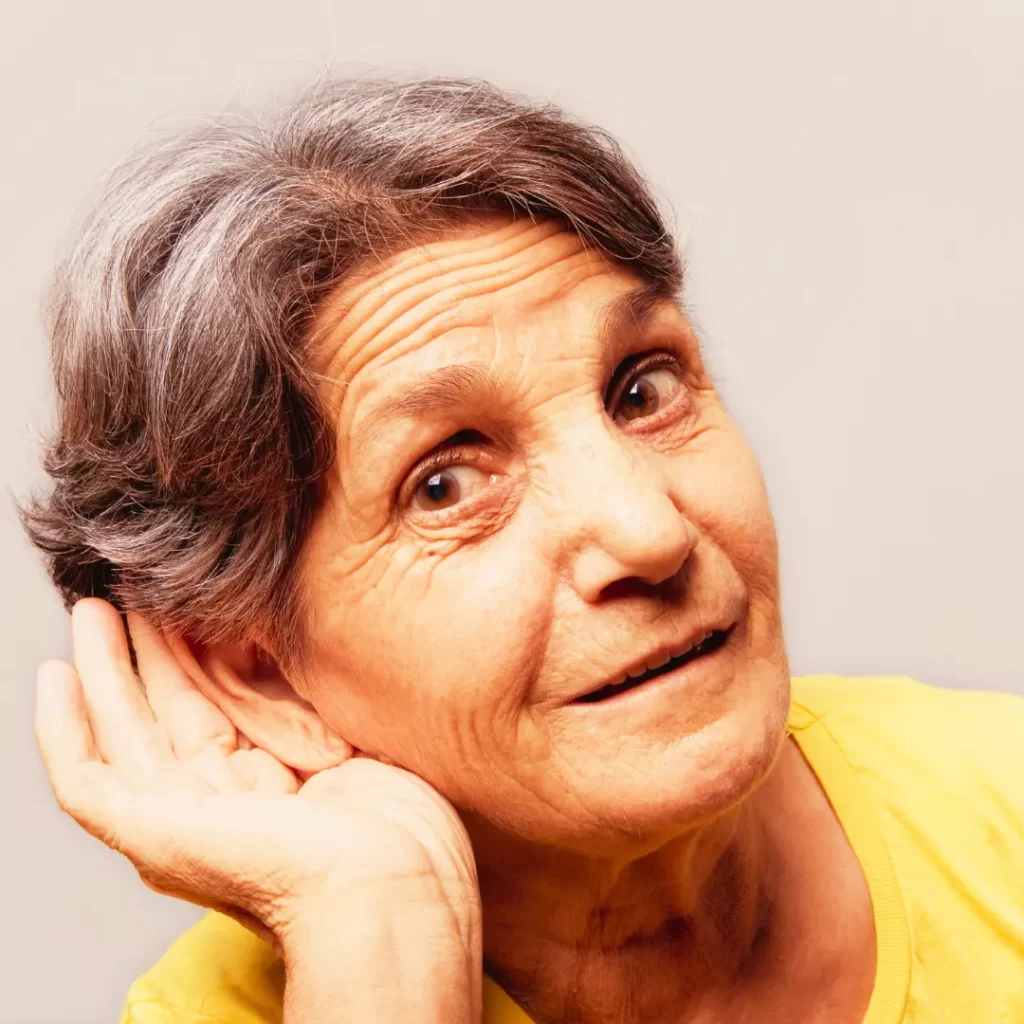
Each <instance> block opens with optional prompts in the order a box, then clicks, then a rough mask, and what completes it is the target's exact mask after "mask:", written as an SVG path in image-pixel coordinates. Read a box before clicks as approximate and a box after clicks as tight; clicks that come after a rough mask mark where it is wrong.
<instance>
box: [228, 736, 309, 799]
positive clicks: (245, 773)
mask: <svg viewBox="0 0 1024 1024" xmlns="http://www.w3.org/2000/svg"><path fill="white" fill-rule="evenodd" d="M231 770H232V771H233V772H235V773H236V775H237V776H238V778H239V780H240V781H241V784H242V786H243V787H244V788H245V789H247V790H249V791H251V792H254V793H297V792H298V791H299V779H298V777H297V776H296V773H295V772H293V771H292V769H291V768H289V767H288V766H287V765H285V764H282V763H281V762H280V761H278V759H277V758H276V757H274V755H273V754H271V753H269V752H268V751H266V750H262V749H261V748H260V747H253V748H252V749H250V750H236V751H235V753H233V754H232V755H231Z"/></svg>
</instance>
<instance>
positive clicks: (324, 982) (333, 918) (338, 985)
mask: <svg viewBox="0 0 1024 1024" xmlns="http://www.w3.org/2000/svg"><path fill="white" fill-rule="evenodd" d="M454 934H455V933H453V929H452V927H451V920H450V914H449V913H448V912H447V910H446V908H445V907H444V906H443V905H437V904H433V905H431V904H416V903H414V904H412V905H410V904H408V903H406V904H384V905H382V904H381V902H380V901H379V900H376V899H373V900H370V899H366V900H365V901H363V900H357V901H353V900H352V899H351V898H349V899H346V900H345V901H344V904H341V905H339V906H337V907H336V908H332V907H331V906H330V905H329V904H325V905H320V906H318V907H317V908H316V909H315V910H314V911H312V912H311V913H309V914H307V915H305V919H304V920H303V921H301V922H300V923H299V926H298V927H297V928H294V929H292V930H291V932H290V938H289V940H288V941H287V942H286V943H285V944H284V960H285V969H286V983H285V998H284V1024H371V1022H372V1024H409V1021H416V1022H417V1024H479V1016H480V1011H479V1006H478V1004H479V983H480V978H479V965H476V964H474V963H472V962H471V959H472V958H468V957H467V955H466V950H465V949H464V948H463V947H462V946H461V944H460V943H459V942H458V941H457V937H455V938H454V940H453V935H454ZM474 972H476V974H477V976H476V977H474Z"/></svg>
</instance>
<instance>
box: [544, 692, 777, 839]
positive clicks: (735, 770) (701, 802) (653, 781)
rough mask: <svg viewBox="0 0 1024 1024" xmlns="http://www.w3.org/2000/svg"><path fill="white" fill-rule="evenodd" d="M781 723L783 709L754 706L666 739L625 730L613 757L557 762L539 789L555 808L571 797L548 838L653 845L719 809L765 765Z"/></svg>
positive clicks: (741, 793) (773, 754)
mask: <svg viewBox="0 0 1024 1024" xmlns="http://www.w3.org/2000/svg"><path fill="white" fill-rule="evenodd" d="M785 722H786V719H785V714H779V713H772V710H771V709H765V708H764V707H759V708H758V713H757V714H750V713H748V712H739V711H738V712H736V713H734V714H730V715H726V716H723V717H722V718H720V719H718V720H716V721H715V722H713V723H711V724H710V725H708V726H706V727H705V728H703V729H701V730H700V731H699V732H697V733H691V734H689V735H686V736H684V737H682V738H680V739H677V740H675V741H674V742H670V743H664V742H661V743H659V742H653V741H652V739H651V737H649V736H648V737H644V736H642V735H641V736H635V737H630V736H628V735H625V736H623V737H621V739H620V741H619V743H618V745H617V750H616V752H615V756H614V757H610V756H609V757H607V758H603V757H602V758H597V757H593V758H592V759H591V758H588V762H589V763H586V764H580V763H579V762H568V761H567V762H565V768H564V769H563V772H561V773H560V775H561V776H562V777H561V778H560V779H557V780H554V779H553V780H551V781H552V783H554V785H553V786H549V787H546V789H547V790H548V794H549V795H550V797H551V799H552V803H553V804H555V805H556V806H557V804H559V803H563V804H564V803H566V802H567V800H569V801H571V805H570V806H566V807H565V808H564V813H563V814H561V815H559V818H560V819H561V822H560V825H561V827H560V828H559V832H560V833H561V834H560V835H559V836H558V837H557V838H555V837H552V839H554V840H555V841H556V842H558V843H565V844H567V845H571V846H573V847H577V848H586V849H590V850H593V849H594V848H595V846H598V845H599V846H602V847H605V846H606V847H608V849H609V852H612V850H613V849H617V850H621V849H622V847H623V844H628V845H631V846H634V847H635V846H641V847H643V846H657V845H659V844H660V843H662V842H664V841H665V840H666V839H668V838H671V837H672V836H674V835H678V834H680V833H682V832H685V831H688V830H690V829H693V828H696V827H699V826H701V825H704V824H706V823H707V822H709V821H712V820H714V819H716V818H718V817H721V816H722V815H724V814H727V813H728V812H729V810H730V809H731V808H733V807H735V806H736V805H737V804H739V803H740V802H741V801H742V800H743V799H744V798H745V797H747V796H748V795H749V794H750V793H752V792H753V791H754V790H755V789H756V788H757V787H758V786H759V785H760V784H761V782H762V781H763V780H764V779H765V778H766V776H767V775H768V773H769V772H770V771H771V769H772V766H773V765H774V764H775V762H776V759H777V757H778V754H779V752H780V750H781V748H782V741H783V739H784V737H785ZM570 773H571V775H570ZM558 782H561V783H562V785H561V786H558V785H557V783H558ZM559 793H560V794H561V799H559Z"/></svg>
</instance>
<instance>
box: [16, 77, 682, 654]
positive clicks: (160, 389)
mask: <svg viewBox="0 0 1024 1024" xmlns="http://www.w3.org/2000/svg"><path fill="white" fill-rule="evenodd" d="M482 211H501V212H505V213H507V214H510V215H512V216H516V217H524V216H525V217H531V218H535V219H542V218H555V219H558V220H560V221H562V222H563V223H564V224H565V225H566V226H567V227H568V228H569V229H570V230H572V231H574V232H575V233H576V234H578V235H579V236H580V237H581V238H582V239H583V240H584V241H585V243H587V244H588V245H591V246H593V247H594V248H595V249H596V250H599V251H602V252H604V253H605V254H606V255H607V256H608V257H609V258H610V259H612V260H614V261H618V262H621V263H622V264H624V265H626V266H628V267H629V268H631V269H632V270H633V271H634V272H635V273H636V274H638V275H639V276H640V277H642V278H644V279H646V280H648V281H651V282H654V283H657V284H660V285H661V286H663V287H664V291H665V293H666V294H674V293H676V292H677V291H678V288H679V286H680V284H681V275H682V270H681V265H680V261H679V257H678V254H677V251H676V245H675V242H674V240H673V239H672V237H671V236H670V233H669V231H668V230H667V228H666V225H665V223H664V221H663V219H662V217H661V215H660V213H659V211H658V207H657V204H656V202H655V201H654V199H653V198H652V196H651V193H650V191H649V189H648V187H647V185H646V184H645V182H644V180H643V179H642V177H641V176H640V175H639V173H638V172H637V170H636V169H635V168H634V167H633V165H632V164H631V163H630V162H629V160H628V159H627V158H626V156H625V155H624V154H623V152H622V150H621V148H620V147H619V146H618V144H617V143H616V142H615V141H614V140H613V139H611V138H610V137H609V136H608V135H607V134H606V133H605V132H603V131H601V130H599V129H596V128H594V127H591V126H588V125H585V124H582V123H579V122H577V121H575V120H572V119H571V118H569V117H567V116H566V115H565V114H563V113H562V112H561V111H559V110H558V109H557V108H555V107H552V106H550V105H538V104H535V103H532V102H529V101H527V100H524V99H522V98H521V97H517V96H512V95H510V94H508V93H506V92H503V91H501V90H499V89H497V88H495V87H493V86H491V85H488V84H486V83H484V82H480V81H475V80H451V79H433V78H432V79H423V80H415V81H411V82H402V81H396V80H393V79H341V80H329V81H326V82H322V83H320V84H317V85H316V86H315V87H314V88H312V89H311V90H309V91H308V92H307V93H305V94H304V95H303V96H301V97H300V98H299V100H298V101H297V102H295V103H294V104H293V105H291V106H290V107H289V108H288V109H287V110H285V111H284V113H283V114H279V115H278V116H275V117H273V118H272V119H268V120H264V121H261V122H259V123H249V122H246V123H242V122H241V121H239V120H238V119H227V118H222V119H219V120H217V121H216V122H215V123H212V124H205V125H203V126H202V127H199V128H197V129H195V130H192V131H189V132H186V133H184V134H181V135H179V136H177V137H175V138H172V139H171V140H169V141H165V142H162V143H161V144H159V145H157V146H155V147H152V148H149V149H148V150H145V151H143V152H142V153H140V154H137V155H135V156H133V157H131V158H130V159H128V160H127V161H126V162H125V163H124V164H122V165H121V166H120V167H119V168H118V169H117V170H116V171H115V172H114V174H113V175H112V176H111V178H110V180H109V181H108V183H107V185H106V187H105V188H104V190H103V192H102V194H101V196H100V198H99V201H98V203H97V206H96V207H95V209H94V212H93V214H92V216H91V217H90V219H89V220H88V222H87V224H86V226H85V228H84V230H83V232H82V234H81V236H80V239H79V241H78V243H77V245H76V246H75V247H74V249H73V251H72V253H71V255H70V257H69V258H68V259H67V261H66V262H65V263H64V264H63V266H61V268H60V269H59V271H58V273H57V277H56V282H55V285H54V287H53V291H52V296H51V300H50V304H49V314H50V316H49V329H50V335H51V338H52V343H53V371H54V377H55V384H56V399H57V425H56V429H55V431H54V434H53V436H52V438H51V439H50V441H49V442H48V444H47V447H46V451H45V460H44V466H45V469H46V471H47V473H48V474H49V475H50V477H51V478H52V480H53V487H52V490H51V491H50V493H49V494H48V495H46V496H45V497H42V498H37V499H36V500H35V501H33V502H32V503H30V504H28V505H27V506H26V507H24V508H23V509H22V517H23V521H24V523H25V525H26V528H27V530H28V532H29V534H30V536H31V538H32V540H33V542H34V543H35V544H36V545H37V546H38V547H39V548H40V549H41V550H42V551H44V552H45V554H46V556H47V561H48V567H49V571H50V574H51V576H52V578H53V581H54V583H55V584H56V586H57V587H58V588H59V590H60V591H61V593H62V595H63V597H64V599H65V601H66V602H67V603H68V604H70V603H71V602H73V601H74V600H75V599H77V598H79V597H83V596H90V595H91V596H99V597H105V598H107V599H108V600H111V601H112V602H114V603H115V604H116V605H117V606H118V607H120V608H122V609H124V610H128V609H133V610H136V611H138V612H140V613H141V614H143V615H146V616H148V617H150V618H151V619H152V620H153V621H155V622H156V623H158V624H160V625H161V626H163V627H164V628H165V629H168V630H171V631H174V632H178V633H183V634H187V635H190V636H192V637H195V638H196V639H198V640H203V641H206V642H218V641H225V640H239V639H242V638H244V637H247V636H259V637H261V638H264V639H265V641H267V642H268V644H269V646H271V647H272V648H273V649H274V650H275V651H276V652H277V654H278V656H279V657H283V658H285V659H287V660H289V661H290V660H292V659H294V658H296V657H298V656H300V655H301V653H302V652H303V651H304V646H305V641H306V639H307V638H306V634H305V630H304V628H303V626H304V621H305V615H304V609H303V607H302V602H301V595H299V594H297V593H296V590H297V587H296V586H295V584H296V578H295V577H296V569H297V563H298V557H297V556H298V552H299V550H300V547H301V544H302V540H303V536H304V534H305V533H306V532H307V530H308V528H309V526H310V522H311V518H312V516H313V515H314V513H315V511H316V510H317V507H318V505H319V502H320V500H321V497H322V490H323V481H324V479H325V472H326V470H327V469H328V467H329V466H330V463H331V460H332V457H333V450H334V436H333V432H332V427H331V426H330V424H329V422H328V420H327V418H326V416H325V413H324V411H323V409H322V405H321V400H320V398H319V397H318V389H317V380H316V378H315V375H314V373H313V372H312V370H311V367H310V365H308V361H307V358H306V355H307V352H306V349H307V347H308V343H309V336H310V331H311V327H312V323H313V317H314V312H315V310H316V309H317V306H318V303H319V302H320V300H321V299H323V298H324V297H325V295H326V294H327V293H328V292H330V291H331V290H332V289H334V288H335V287H336V286H337V285H338V284H339V283H340V282H341V281H342V280H343V279H344V278H345V276H346V274H350V273H351V272H352V271H353V270H354V269H357V268H360V267H361V265H365V264H366V262H367V261H370V260H379V259H384V258H386V257H387V256H389V255H392V254H394V253H396V252H398V251H400V250H402V249H404V248H407V247H408V246H410V245H413V244H416V243H417V242H419V241H422V240H424V239H426V238H429V237H437V236H441V235H443V233H444V232H445V231H446V230H449V231H450V230H451V229H452V228H453V227H455V226H457V225H459V224H460V223H465V222H467V221H469V220H471V219H472V218H473V216H474V215H476V216H479V215H480V212H482Z"/></svg>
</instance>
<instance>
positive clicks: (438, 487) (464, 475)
mask: <svg viewBox="0 0 1024 1024" xmlns="http://www.w3.org/2000/svg"><path fill="white" fill-rule="evenodd" d="M491 479H492V478H491V477H490V475H489V474H487V473H484V472H482V471H481V470H479V469H477V468H476V467H475V466H446V467H445V468H444V469H437V470H435V471H434V472H432V473H430V474H428V475H427V476H425V477H424V478H423V480H422V481H420V483H419V486H417V488H416V490H415V491H414V492H413V496H412V504H413V505H414V506H415V507H416V508H418V509H420V510H421V511H423V512H437V511H440V510H441V509H445V508H451V507H452V506H453V505H457V504H458V503H459V502H460V501H466V500H467V499H468V498H470V497H472V496H473V494H475V493H476V491H477V490H478V489H479V488H480V487H482V486H486V484H487V483H488V482H490V481H491Z"/></svg>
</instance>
